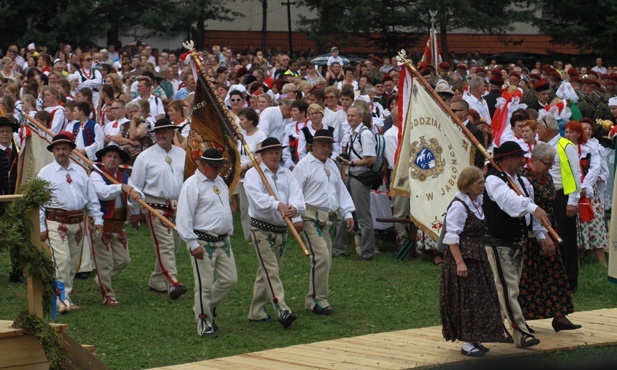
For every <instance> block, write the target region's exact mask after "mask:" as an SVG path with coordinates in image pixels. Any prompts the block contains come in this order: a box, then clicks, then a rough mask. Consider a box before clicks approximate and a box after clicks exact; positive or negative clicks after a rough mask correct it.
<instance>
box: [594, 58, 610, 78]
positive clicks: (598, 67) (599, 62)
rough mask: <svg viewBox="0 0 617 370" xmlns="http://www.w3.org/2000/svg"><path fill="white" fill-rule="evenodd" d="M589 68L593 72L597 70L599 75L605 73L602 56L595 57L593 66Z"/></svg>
mask: <svg viewBox="0 0 617 370" xmlns="http://www.w3.org/2000/svg"><path fill="white" fill-rule="evenodd" d="M591 70H592V71H594V72H598V73H599V74H601V75H603V74H606V67H604V66H603V65H602V58H600V57H597V58H596V65H595V66H593V68H592V69H591Z"/></svg>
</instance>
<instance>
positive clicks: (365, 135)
mask: <svg viewBox="0 0 617 370" xmlns="http://www.w3.org/2000/svg"><path fill="white" fill-rule="evenodd" d="M363 117H364V111H363V110H362V109H361V108H360V107H355V106H353V107H351V108H349V109H348V110H347V123H349V132H348V135H347V136H348V137H349V140H348V143H347V148H346V149H347V151H346V153H347V158H343V157H342V156H341V157H339V161H340V163H341V165H344V166H348V167H350V168H349V174H348V176H347V179H346V183H347V186H348V188H349V192H350V193H351V198H352V199H353V202H354V204H355V206H356V219H357V221H358V222H357V223H358V229H359V230H360V233H361V234H362V239H361V244H362V246H361V253H360V256H358V258H357V261H370V260H372V259H373V256H374V247H375V230H374V229H373V216H372V215H371V198H370V196H371V188H370V187H369V186H368V185H365V184H363V183H362V182H360V180H359V179H358V177H359V176H362V175H363V174H365V173H368V170H369V167H370V166H372V165H373V164H375V156H376V153H375V136H374V135H373V132H372V131H371V130H370V129H369V128H368V127H366V126H364V124H363V123H362V118H363ZM334 249H335V250H334V251H333V253H334V254H335V255H342V254H345V253H346V251H347V230H344V229H342V228H341V229H340V230H338V234H337V238H336V244H335V245H334Z"/></svg>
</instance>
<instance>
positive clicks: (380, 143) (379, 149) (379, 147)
mask: <svg viewBox="0 0 617 370" xmlns="http://www.w3.org/2000/svg"><path fill="white" fill-rule="evenodd" d="M364 130H368V128H367V127H366V126H365V127H363V128H362V129H361V130H360V133H359V135H358V141H359V142H360V145H362V131H364ZM373 136H374V137H375V164H374V165H372V166H371V167H369V169H370V170H373V171H376V172H380V171H381V166H382V165H383V162H384V160H385V157H384V153H385V150H386V139H384V137H383V135H382V134H373ZM356 155H357V153H356Z"/></svg>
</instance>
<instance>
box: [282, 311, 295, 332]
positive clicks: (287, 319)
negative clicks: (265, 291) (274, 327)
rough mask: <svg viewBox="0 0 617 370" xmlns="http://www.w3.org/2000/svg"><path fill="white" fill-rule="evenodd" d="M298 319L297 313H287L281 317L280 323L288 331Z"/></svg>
mask: <svg viewBox="0 0 617 370" xmlns="http://www.w3.org/2000/svg"><path fill="white" fill-rule="evenodd" d="M297 318H298V316H296V314H295V313H293V312H289V311H285V312H283V315H281V317H280V318H279V321H280V323H281V325H283V328H285V329H287V328H289V327H290V326H291V323H292V322H294V321H296V319H297Z"/></svg>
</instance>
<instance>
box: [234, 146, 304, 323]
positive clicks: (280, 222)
mask: <svg viewBox="0 0 617 370" xmlns="http://www.w3.org/2000/svg"><path fill="white" fill-rule="evenodd" d="M282 149H283V146H282V145H281V143H280V141H279V140H278V139H277V138H273V137H269V138H267V139H266V140H264V141H263V142H262V144H261V148H260V149H259V150H257V151H255V152H256V153H259V156H260V158H261V164H260V165H259V168H260V169H261V171H262V172H263V174H264V175H265V177H266V179H267V180H268V185H269V187H270V188H271V189H272V191H273V193H274V195H270V194H269V192H268V187H267V186H266V185H265V184H264V182H263V180H262V179H261V176H260V174H259V172H258V171H257V168H255V167H253V168H251V169H250V170H248V171H247V172H246V175H245V176H244V188H245V190H246V195H247V197H248V201H249V216H250V217H251V233H252V235H253V245H254V246H255V251H256V252H257V260H258V261H259V268H258V270H257V277H256V279H255V284H254V285H253V300H252V302H251V308H250V310H249V316H248V318H249V320H251V321H272V319H271V318H270V316H269V314H268V313H267V312H266V305H267V304H268V302H272V305H273V307H274V310H275V311H276V316H277V318H278V321H279V322H280V323H281V325H282V326H283V328H285V329H287V328H288V327H290V326H291V323H292V322H294V321H295V320H296V318H297V316H296V314H295V313H293V312H291V310H290V309H289V307H288V306H287V304H286V303H285V289H284V288H283V282H282V281H281V278H280V276H279V268H280V265H281V261H282V259H283V254H284V252H285V242H286V241H287V224H286V223H285V220H284V217H289V218H291V219H292V222H293V223H294V224H293V225H294V228H296V230H297V231H298V232H302V229H303V223H302V218H301V214H302V213H303V212H304V210H305V205H304V196H303V195H302V192H301V191H300V187H299V186H298V183H297V181H296V179H295V178H294V176H293V174H292V173H291V171H289V170H288V169H287V168H284V167H282V166H280V162H281V156H282Z"/></svg>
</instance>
